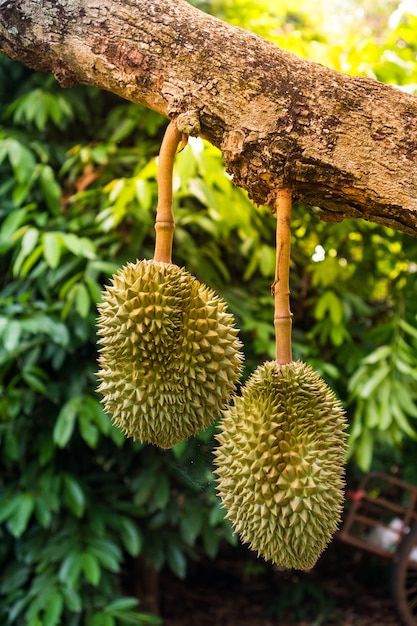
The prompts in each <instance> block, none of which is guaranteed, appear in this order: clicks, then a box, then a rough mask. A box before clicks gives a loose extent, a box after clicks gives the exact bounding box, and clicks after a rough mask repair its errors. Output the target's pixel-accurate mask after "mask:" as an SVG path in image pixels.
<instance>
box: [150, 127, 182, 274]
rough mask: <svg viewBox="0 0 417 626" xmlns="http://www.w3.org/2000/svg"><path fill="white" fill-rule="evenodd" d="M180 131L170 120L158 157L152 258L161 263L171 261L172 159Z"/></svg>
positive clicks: (173, 225) (172, 231)
mask: <svg viewBox="0 0 417 626" xmlns="http://www.w3.org/2000/svg"><path fill="white" fill-rule="evenodd" d="M181 138H182V133H181V132H180V131H179V130H178V128H177V124H176V122H175V120H172V121H171V122H170V123H169V124H168V127H167V129H166V131H165V135H164V138H163V140H162V144H161V150H160V152H159V158H158V176H157V181H158V206H157V208H156V219H155V231H156V239H155V253H154V260H155V261H162V262H163V263H171V262H172V240H173V236H174V229H175V222H174V213H173V211H172V173H173V170H174V159H175V155H176V153H177V148H178V144H179V143H180V141H181Z"/></svg>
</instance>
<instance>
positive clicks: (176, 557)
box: [166, 542, 187, 578]
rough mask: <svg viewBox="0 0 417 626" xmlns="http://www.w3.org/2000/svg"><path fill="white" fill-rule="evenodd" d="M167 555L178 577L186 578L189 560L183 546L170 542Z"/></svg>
mask: <svg viewBox="0 0 417 626" xmlns="http://www.w3.org/2000/svg"><path fill="white" fill-rule="evenodd" d="M166 556H167V562H168V565H169V567H170V569H171V571H172V572H173V573H174V574H175V575H176V576H178V578H185V575H186V573H187V560H186V558H185V556H184V553H183V551H182V550H181V548H179V547H178V546H177V545H175V544H173V543H171V542H169V543H168V545H167V555H166Z"/></svg>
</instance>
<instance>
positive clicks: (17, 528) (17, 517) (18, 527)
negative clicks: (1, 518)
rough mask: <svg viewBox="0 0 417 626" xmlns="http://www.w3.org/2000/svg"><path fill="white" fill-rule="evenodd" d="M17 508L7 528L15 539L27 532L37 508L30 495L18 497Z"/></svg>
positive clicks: (23, 494) (25, 494) (24, 494)
mask: <svg viewBox="0 0 417 626" xmlns="http://www.w3.org/2000/svg"><path fill="white" fill-rule="evenodd" d="M16 501H17V503H16V506H15V507H14V510H13V513H12V515H11V517H9V519H8V522H7V527H8V529H9V530H10V532H11V533H12V535H13V536H14V537H20V536H21V535H22V534H23V533H24V532H25V530H26V528H27V526H28V523H29V519H30V517H31V515H32V513H33V509H34V508H35V500H34V498H33V496H32V495H31V494H29V493H22V494H19V495H17V496H16Z"/></svg>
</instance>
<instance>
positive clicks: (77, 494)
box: [62, 474, 86, 517]
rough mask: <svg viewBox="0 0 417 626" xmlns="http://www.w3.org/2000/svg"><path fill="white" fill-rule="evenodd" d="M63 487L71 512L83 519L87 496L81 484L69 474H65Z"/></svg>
mask: <svg viewBox="0 0 417 626" xmlns="http://www.w3.org/2000/svg"><path fill="white" fill-rule="evenodd" d="M62 479H63V486H64V492H65V496H66V501H67V504H68V507H69V509H70V511H71V512H72V513H73V514H74V515H75V516H76V517H82V515H83V514H84V511H85V505H86V500H85V495H84V491H83V489H82V488H81V485H80V483H79V482H78V481H77V480H76V479H75V478H74V477H73V476H70V475H69V474H63V476H62Z"/></svg>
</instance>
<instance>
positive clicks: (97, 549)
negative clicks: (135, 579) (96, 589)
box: [88, 538, 122, 572]
mask: <svg viewBox="0 0 417 626" xmlns="http://www.w3.org/2000/svg"><path fill="white" fill-rule="evenodd" d="M88 551H89V552H91V554H94V555H95V556H96V557H97V558H98V560H99V562H100V563H101V564H102V565H103V566H104V567H105V568H106V569H108V570H110V571H111V572H119V571H120V561H121V559H122V553H121V551H120V549H119V547H118V546H117V545H116V544H115V543H114V542H113V541H110V540H108V539H99V538H93V539H90V541H89V548H88Z"/></svg>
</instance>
